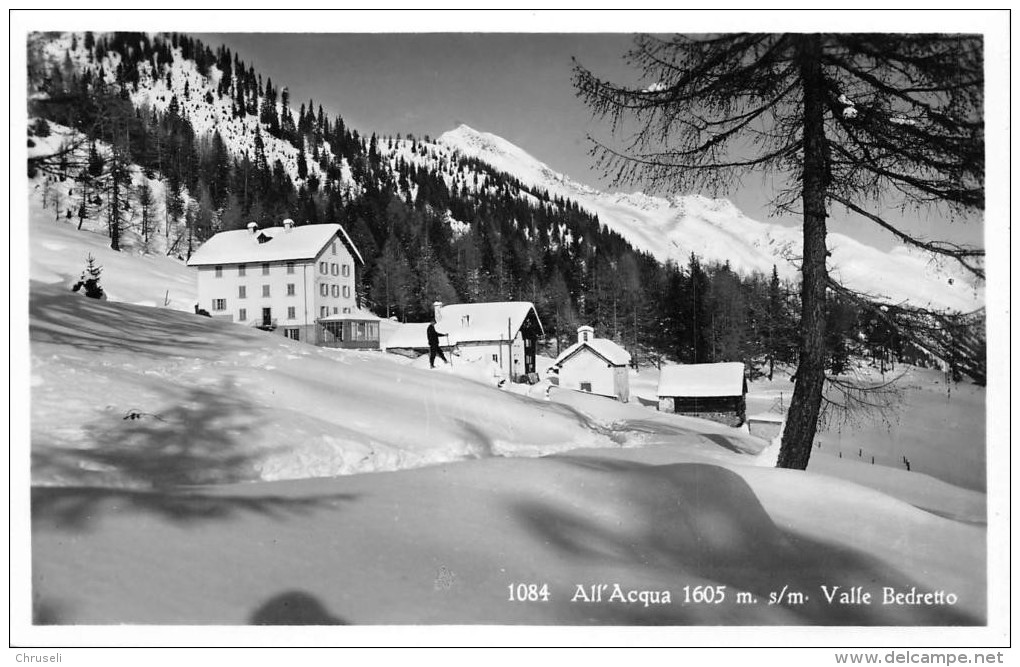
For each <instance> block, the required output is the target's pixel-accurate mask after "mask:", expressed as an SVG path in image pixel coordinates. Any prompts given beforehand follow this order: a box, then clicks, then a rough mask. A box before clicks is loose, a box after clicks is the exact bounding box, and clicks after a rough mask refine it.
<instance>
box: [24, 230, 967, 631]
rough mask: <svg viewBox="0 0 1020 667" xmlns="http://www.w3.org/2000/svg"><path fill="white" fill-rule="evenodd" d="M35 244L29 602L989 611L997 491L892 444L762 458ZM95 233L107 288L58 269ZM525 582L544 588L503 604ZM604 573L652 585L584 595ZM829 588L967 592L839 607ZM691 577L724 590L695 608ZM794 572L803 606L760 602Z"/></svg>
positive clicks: (704, 617)
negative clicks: (275, 319) (236, 320)
mask: <svg viewBox="0 0 1020 667" xmlns="http://www.w3.org/2000/svg"><path fill="white" fill-rule="evenodd" d="M29 241H30V248H29V254H30V257H31V274H30V278H31V279H32V282H31V291H30V294H29V324H30V339H31V378H30V385H31V394H32V401H31V406H32V408H31V424H30V426H31V448H32V449H31V462H32V471H31V479H32V485H33V489H32V493H31V495H32V508H33V509H32V536H31V543H32V550H33V552H32V574H33V584H32V586H33V588H32V605H31V606H32V608H31V612H30V613H31V614H33V615H34V618H35V619H36V621H37V622H39V623H97V624H107V623H112V624H118V623H131V624H137V623H151V624H181V623H221V624H244V623H305V622H315V623H319V624H327V623H341V622H344V623H392V624H422V623H427V624H432V623H457V624H472V623H499V624H521V623H531V624H575V625H587V624H622V625H629V624H662V623H667V624H682V625H685V624H690V625H705V624H708V625H717V624H723V625H732V624H735V625H740V624H753V625H758V624H787V625H789V624H795V625H801V624H821V625H825V624H851V625H876V624H878V625H901V624H906V625H928V624H950V625H961V624H962V625H972V624H975V623H976V624H980V623H982V622H983V620H984V619H985V613H986V612H985V609H986V599H987V598H986V590H987V582H986V569H985V565H984V563H985V560H984V558H985V551H984V544H985V541H984V540H985V527H984V513H985V506H984V501H983V499H984V495H983V494H979V493H975V492H971V491H965V490H962V489H957V488H955V487H951V486H949V485H947V484H941V483H935V481H934V480H932V479H931V478H930V477H928V476H926V475H923V474H919V473H910V474H908V473H906V472H903V471H895V470H890V469H888V468H882V467H881V466H879V467H872V468H871V469H870V470H868V469H863V470H862V469H861V468H860V467H858V468H856V469H855V470H854V471H853V474H852V475H846V474H845V471H840V470H837V469H834V470H833V472H832V473H831V474H828V471H827V469H826V468H823V470H826V471H827V474H817V473H814V472H808V473H799V472H793V471H782V470H775V469H771V468H764V467H761V466H759V465H757V459H756V457H755V455H756V454H757V453H758V452H759V451H760V450H761V449H762V447H763V446H764V443H763V442H762V441H760V440H757V439H755V438H751V437H750V436H748V435H747V434H746V433H744V432H742V431H741V430H739V429H730V428H728V427H725V426H722V425H719V424H713V423H711V422H705V421H702V420H698V419H691V418H684V417H680V416H677V415H667V414H660V413H657V412H655V411H654V410H649V409H647V408H645V407H642V406H641V405H639V404H637V403H634V404H619V403H617V402H615V401H611V400H608V399H602V398H599V397H594V396H589V395H584V394H580V393H576V392H569V391H559V390H554V391H552V392H551V394H550V398H551V399H552V400H548V401H547V400H544V392H540V393H539V394H538V395H537V396H536V397H534V398H531V397H528V396H522V395H517V394H513V393H509V392H505V391H500V390H497V389H495V388H491V387H486V386H483V384H480V383H479V382H477V381H475V380H473V379H470V378H462V377H458V376H457V375H454V374H451V373H450V372H446V371H443V370H437V371H430V370H427V369H424V368H422V367H421V366H422V364H421V361H420V360H419V361H418V362H415V363H410V364H409V363H407V362H406V360H403V359H401V358H398V357H393V356H391V355H386V354H383V353H371V352H351V351H341V350H325V349H320V348H315V347H312V346H308V345H306V344H303V343H297V342H294V341H289V340H287V339H285V338H283V337H280V336H274V335H271V334H266V333H263V332H259V331H255V330H251V329H248V328H245V327H240V326H236V325H234V324H231V323H227V322H221V321H214V320H211V319H209V318H204V317H199V316H196V315H194V314H192V313H190V312H180V311H179V310H175V309H174V308H166V307H162V305H161V302H158V300H157V304H156V307H153V306H152V305H137V304H147V303H149V302H151V301H152V296H151V295H152V294H159V293H162V292H164V291H165V290H166V289H170V291H171V292H172V293H175V294H177V296H176V297H175V298H176V299H177V300H178V302H182V303H183V304H185V305H186V304H187V303H188V302H189V301H190V295H189V293H188V292H187V291H186V285H185V283H186V280H187V276H188V273H187V269H185V268H184V267H183V265H182V263H180V262H177V261H175V260H172V259H167V258H158V261H156V260H155V259H154V258H150V257H146V256H143V255H134V254H131V253H126V252H125V253H113V252H112V251H109V250H107V249H105V248H104V247H103V246H104V241H105V239H102V237H101V236H98V235H96V234H94V233H91V232H79V231H77V230H75V229H74V225H72V224H68V223H66V222H60V221H57V222H54V221H52V220H50V219H49V217H48V214H47V212H46V211H41V212H40V211H37V212H36V214H35V215H34V217H33V219H32V221H31V225H30V237H29ZM86 252H93V253H94V254H95V255H96V256H97V258H98V259H99V261H100V263H103V264H104V266H105V269H104V274H103V283H104V285H106V286H107V288H108V289H109V291H110V293H111V299H110V300H107V301H93V300H89V299H86V298H84V297H82V296H79V295H76V294H72V293H71V292H70V291H69V289H68V280H69V279H73V278H76V272H77V270H78V266H79V265H80V263H81V257H82V256H83V255H84V254H85V253H86ZM168 286H169V287H168ZM113 297H116V299H119V301H118V300H114V298H113ZM172 300H173V299H172ZM171 305H175V304H171ZM185 310H188V309H187V308H185ZM557 453H559V455H558V456H551V457H550V456H546V457H542V458H534V457H536V456H540V455H543V454H545V455H548V454H557ZM367 471H376V472H375V474H371V475H361V474H350V473H359V472H367ZM385 471H392V472H385ZM336 475H345V476H342V477H334V476H336ZM844 476H845V477H850V478H851V479H852V480H853V481H847V480H845V479H840V477H844ZM309 478H316V479H309ZM274 480H275V481H274ZM16 497H20V496H17V495H16ZM805 507H810V508H811V511H809V512H805V511H804V508H805ZM521 582H525V583H528V582H540V583H547V584H548V586H549V589H550V595H551V597H550V600H549V602H548V603H542V604H531V603H528V604H521V603H510V602H509V601H508V599H507V594H508V593H507V591H508V586H510V585H512V584H515V583H521ZM601 582H606V583H607V584H608V585H610V586H612V585H613V584H619V585H620V586H621V589H622V590H623V591H656V592H657V593H658V599H659V600H660V602H659V603H649V604H648V605H647V606H646V605H645V604H644V603H643V602H641V601H640V600H638V601H635V602H627V601H615V602H609V601H606V602H604V603H592V602H588V603H586V602H584V601H583V600H580V599H573V601H572V598H575V596H576V595H577V585H578V584H582V585H586V584H598V583H601ZM823 584H824V585H826V586H830V587H831V586H841V587H843V589H847V588H849V587H851V586H858V585H866V586H867V587H868V588H869V590H871V591H873V592H874V593H875V595H881V593H882V589H883V587H892V588H894V589H895V590H896V591H899V592H908V591H909V590H910V588H911V587H916V588H917V589H919V590H921V591H929V590H945V591H950V592H953V593H954V595H957V596H959V600H958V602H957V603H956V604H954V605H942V606H936V607H918V606H910V605H904V606H897V605H893V606H890V605H873V606H854V605H834V604H829V603H826V602H824V597H823V596H822V595H821V594H820V586H821V585H823ZM685 586H687V587H694V586H724V587H725V590H726V592H727V595H728V596H729V597H728V602H726V603H724V604H718V605H704V604H691V603H685V602H683V598H682V596H683V595H684V587H685ZM784 587H789V588H790V589H792V590H797V591H803V592H805V593H806V594H807V595H808V597H807V598H806V599H805V601H804V602H805V604H784V603H777V604H769V603H768V601H769V599H770V596H772V595H774V594H778V593H779V592H780V591H781V590H784ZM664 592H669V594H670V602H669V603H664V602H662V600H663V599H664V598H663V595H662V594H663V593H664ZM738 592H742V593H750V594H751V595H752V597H753V598H754V599H757V600H758V602H755V603H747V604H736V603H735V602H734V599H735V596H736V595H737V593H738Z"/></svg>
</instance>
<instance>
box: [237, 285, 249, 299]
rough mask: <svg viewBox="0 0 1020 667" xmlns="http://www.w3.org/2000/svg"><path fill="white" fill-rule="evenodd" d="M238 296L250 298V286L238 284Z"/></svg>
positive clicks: (239, 297)
mask: <svg viewBox="0 0 1020 667" xmlns="http://www.w3.org/2000/svg"><path fill="white" fill-rule="evenodd" d="M237 298H238V299H247V298H248V288H247V287H245V286H244V285H238V286H237Z"/></svg>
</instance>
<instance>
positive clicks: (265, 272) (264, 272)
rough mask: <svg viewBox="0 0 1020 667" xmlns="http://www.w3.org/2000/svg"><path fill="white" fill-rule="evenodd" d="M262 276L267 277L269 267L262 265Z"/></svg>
mask: <svg viewBox="0 0 1020 667" xmlns="http://www.w3.org/2000/svg"><path fill="white" fill-rule="evenodd" d="M262 275H264V276H268V275H269V265H268V264H263V265H262Z"/></svg>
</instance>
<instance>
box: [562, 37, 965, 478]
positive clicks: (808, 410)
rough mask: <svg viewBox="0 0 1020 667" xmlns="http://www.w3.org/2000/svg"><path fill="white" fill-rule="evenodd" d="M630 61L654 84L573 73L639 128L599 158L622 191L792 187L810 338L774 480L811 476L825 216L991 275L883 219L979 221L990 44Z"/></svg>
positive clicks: (646, 53)
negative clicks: (890, 214)
mask: <svg viewBox="0 0 1020 667" xmlns="http://www.w3.org/2000/svg"><path fill="white" fill-rule="evenodd" d="M628 59H629V61H630V62H631V63H632V64H633V65H634V66H636V67H637V68H638V69H640V70H641V71H642V73H643V74H644V76H645V80H646V81H648V82H649V83H648V84H646V85H644V86H642V87H626V86H617V85H614V84H612V83H610V82H607V81H604V80H601V79H599V78H598V77H597V76H595V75H594V74H592V73H591V72H589V71H588V70H586V69H584V68H583V67H581V66H580V65H578V66H576V67H575V71H574V82H575V86H576V88H577V90H578V93H579V94H580V95H581V96H582V98H583V99H584V100H585V101H586V102H587V103H588V104H589V106H590V107H591V108H592V109H593V111H594V112H595V113H596V114H598V115H600V116H608V117H609V118H611V119H612V120H613V122H614V124H616V125H617V126H619V125H620V124H622V123H628V126H633V127H636V128H637V130H636V134H635V135H634V136H633V140H632V142H631V143H630V145H629V146H628V147H627V149H626V150H624V151H619V150H616V149H614V148H613V147H611V146H608V145H605V144H599V145H597V146H596V152H597V153H598V155H599V161H600V164H602V165H603V166H604V167H605V168H606V170H607V171H608V172H610V173H612V174H613V175H614V176H615V177H616V179H617V181H618V182H627V181H647V182H648V183H649V184H651V185H652V186H664V187H666V188H668V189H670V190H674V191H675V190H677V189H681V188H688V187H701V186H709V187H720V186H722V185H723V184H725V183H728V182H732V180H733V177H734V176H737V177H739V176H740V175H741V174H746V173H751V172H755V171H768V172H774V173H778V174H779V175H780V176H781V177H785V178H786V182H787V184H788V185H787V186H786V187H785V188H784V189H782V190H780V191H778V192H777V193H776V196H775V199H774V201H773V203H774V204H775V205H776V207H777V208H779V209H781V210H787V211H791V212H792V211H794V210H795V209H799V211H800V215H802V218H803V233H804V236H803V251H802V256H803V261H802V281H801V332H802V336H801V343H800V350H799V366H798V370H797V375H796V378H797V382H796V385H795V388H794V396H793V401H792V403H791V405H790V411H789V414H788V418H787V426H786V429H785V431H784V435H783V444H782V449H781V453H780V458H779V465H780V466H782V467H789V468H800V469H803V468H806V467H807V464H808V460H809V457H810V454H811V447H812V443H813V440H814V434H815V430H816V428H817V424H818V417H819V411H820V407H821V401H822V391H823V385H824V382H825V365H826V350H825V323H826V316H827V308H826V291H827V290H828V289H829V288H830V287H831V286H832V281H831V280H830V277H829V274H828V271H827V267H826V255H827V251H826V246H825V237H826V224H825V220H826V218H827V216H828V211H829V208H830V206H832V205H834V204H839V205H842V206H843V207H845V208H846V209H847V210H849V211H851V212H853V213H856V214H858V215H860V216H861V217H863V218H864V219H866V220H869V221H871V222H874V223H876V224H878V225H879V226H881V227H883V228H885V229H887V230H889V231H891V232H892V233H893V234H894V235H896V236H897V238H899V239H900V240H901V241H903V242H904V243H907V244H909V245H912V246H915V247H919V248H922V249H924V250H928V251H930V252H933V253H936V254H940V255H944V256H948V257H951V258H953V259H955V260H957V261H959V262H960V264H961V265H962V266H964V267H965V268H966V269H967V270H969V271H971V272H972V273H974V274H975V275H977V276H983V269H982V267H981V264H980V260H981V257H982V256H983V251H981V250H980V249H975V248H966V247H961V246H959V245H955V244H951V243H945V242H939V241H930V240H926V239H920V238H916V237H913V236H911V235H909V234H908V233H906V232H904V231H903V230H901V229H900V228H899V227H898V226H897V225H896V224H895V222H894V221H892V220H889V219H888V218H887V217H884V215H883V214H882V213H881V211H882V210H883V209H882V208H881V206H876V205H875V204H876V203H878V204H883V203H888V202H889V200H896V199H899V202H897V203H902V204H903V205H906V206H912V205H925V206H927V205H943V206H945V207H946V208H948V209H954V210H957V211H962V212H967V211H973V210H981V209H983V206H984V161H983V160H984V131H983V120H982V115H983V110H982V104H983V63H982V59H983V44H982V40H981V37H980V36H968V35H933V34H911V35H898V34H878V33H876V34H866V35H861V34H840V33H833V34H825V35H819V34H731V35H705V36H697V37H685V36H677V37H674V38H670V39H660V38H656V37H647V36H643V37H639V38H638V39H637V41H636V43H635V48H634V49H633V51H632V52H631V53H630V54H629V57H628ZM630 123H633V125H629V124H630ZM889 208H895V207H889Z"/></svg>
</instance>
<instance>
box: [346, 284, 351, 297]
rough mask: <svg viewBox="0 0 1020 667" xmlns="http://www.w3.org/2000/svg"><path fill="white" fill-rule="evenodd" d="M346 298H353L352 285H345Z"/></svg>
mask: <svg viewBox="0 0 1020 667" xmlns="http://www.w3.org/2000/svg"><path fill="white" fill-rule="evenodd" d="M344 298H345V299H350V298H351V286H350V285H344Z"/></svg>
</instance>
